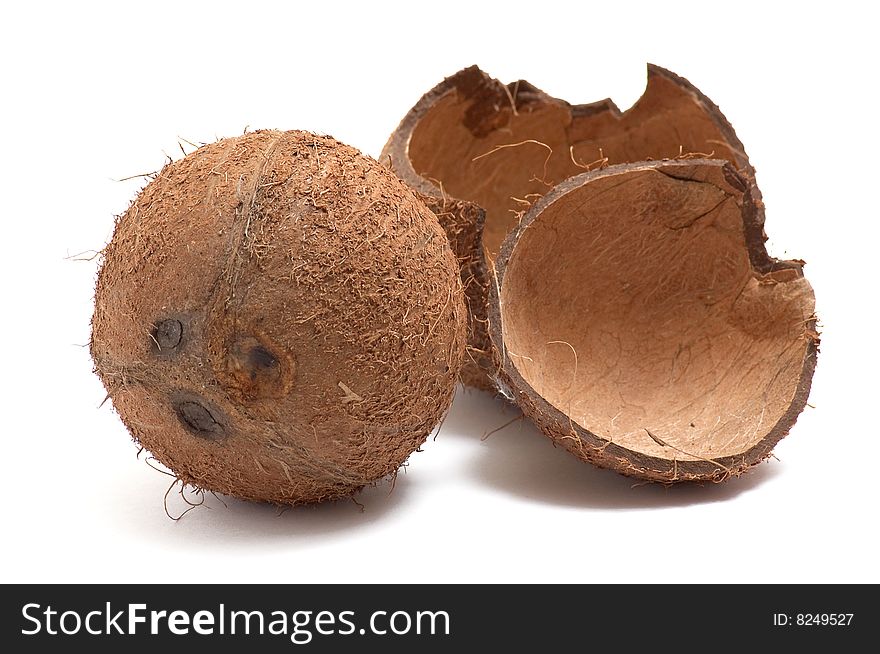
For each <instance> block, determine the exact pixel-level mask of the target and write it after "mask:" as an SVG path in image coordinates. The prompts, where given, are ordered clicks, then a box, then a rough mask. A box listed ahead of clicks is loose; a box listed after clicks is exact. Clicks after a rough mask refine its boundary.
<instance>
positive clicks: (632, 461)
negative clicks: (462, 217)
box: [489, 159, 819, 482]
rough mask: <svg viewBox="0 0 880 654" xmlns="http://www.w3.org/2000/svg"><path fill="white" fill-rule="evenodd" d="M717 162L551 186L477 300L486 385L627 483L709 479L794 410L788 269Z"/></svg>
mask: <svg viewBox="0 0 880 654" xmlns="http://www.w3.org/2000/svg"><path fill="white" fill-rule="evenodd" d="M763 223H764V212H763V206H762V204H761V203H760V200H759V198H758V197H757V194H756V189H755V186H754V185H753V184H752V183H751V182H750V180H748V179H747V178H745V177H743V176H741V175H739V174H738V173H737V172H736V171H735V169H734V168H733V166H731V165H730V164H729V163H728V162H724V161H720V160H708V159H694V160H689V161H665V162H642V163H638V164H624V165H618V166H612V167H609V168H606V169H604V170H599V171H594V172H588V173H583V174H581V175H578V176H576V177H573V178H571V179H569V180H568V181H566V182H563V183H562V184H560V185H559V186H557V187H556V188H555V189H553V191H551V192H550V193H549V194H547V195H546V196H545V197H544V198H543V199H542V200H541V201H539V202H538V203H537V204H536V205H535V206H534V207H532V209H531V210H530V211H529V212H528V213H527V214H526V215H525V217H524V218H523V220H522V222H521V224H520V225H519V226H518V227H517V228H516V229H515V230H514V231H513V232H512V233H511V234H510V235H509V236H508V238H507V239H506V240H505V243H504V246H503V247H502V250H501V252H500V254H499V256H498V259H497V262H496V271H497V277H496V280H497V283H496V284H493V286H492V292H491V299H490V313H489V317H490V325H491V332H490V333H491V338H492V342H493V344H494V346H495V348H496V351H497V352H498V353H499V356H500V358H501V362H500V369H499V378H500V383H501V384H503V385H504V387H505V388H507V389H509V391H510V392H511V393H512V395H513V397H514V400H515V401H516V403H517V404H518V405H519V406H520V407H521V408H522V409H523V411H524V412H525V413H526V414H527V415H529V416H530V417H531V418H532V420H533V421H534V422H535V423H536V424H537V425H538V427H539V428H540V429H541V430H542V431H543V432H544V433H545V434H546V435H547V436H549V437H550V438H551V439H552V440H553V441H554V442H556V443H558V444H560V445H562V446H564V447H565V448H566V449H568V450H569V451H570V452H572V453H573V454H575V455H576V456H578V457H580V458H582V459H583V460H585V461H589V462H591V463H594V464H597V465H599V466H602V467H607V468H612V469H614V470H617V471H618V472H621V473H624V474H626V475H630V476H633V477H639V478H642V479H648V480H655V481H662V482H678V481H692V480H711V481H722V480H724V479H727V478H729V477H730V476H735V475H738V474H740V473H742V472H743V471H745V470H746V469H748V468H749V467H751V466H753V465H755V464H756V463H759V462H760V461H762V460H763V459H765V458H766V457H767V456H769V454H770V453H771V450H772V449H773V447H774V445H775V444H776V443H777V442H778V441H779V440H780V439H781V438H782V437H783V436H785V435H786V434H787V433H788V431H789V429H791V427H792V425H793V424H794V422H795V420H796V419H797V416H798V414H799V413H800V412H801V410H802V409H803V408H804V405H805V404H806V401H807V396H808V394H809V389H810V382H811V379H812V375H813V370H814V368H815V365H816V356H817V352H818V342H819V339H818V334H817V332H816V317H815V314H814V304H815V301H814V296H813V290H812V288H811V287H810V285H809V283H808V282H807V280H806V279H805V278H804V276H803V262H802V261H779V260H776V259H773V258H771V257H769V256H768V254H767V252H766V250H765V248H764V241H765V239H766V237H765V236H764V232H763Z"/></svg>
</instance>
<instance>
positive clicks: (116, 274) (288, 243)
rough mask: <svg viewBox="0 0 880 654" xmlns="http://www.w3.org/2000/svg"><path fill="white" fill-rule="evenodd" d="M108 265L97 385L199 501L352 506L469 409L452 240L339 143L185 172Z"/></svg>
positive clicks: (244, 145)
mask: <svg viewBox="0 0 880 654" xmlns="http://www.w3.org/2000/svg"><path fill="white" fill-rule="evenodd" d="M103 257H104V260H103V266H102V268H101V272H100V274H99V277H98V283H97V289H96V293H95V313H94V317H93V320H92V342H91V352H92V357H93V359H94V363H95V370H96V372H97V374H98V375H99V376H100V378H101V380H102V381H103V383H104V385H105V386H106V388H107V392H108V394H109V397H110V398H111V399H112V401H113V405H114V406H115V408H116V410H117V411H118V413H119V415H120V417H121V418H122V420H123V422H124V423H125V424H126V426H127V427H128V429H129V430H130V432H131V434H132V436H133V437H134V439H135V441H136V442H137V443H139V444H140V445H142V446H144V447H145V448H147V449H148V450H149V451H150V452H152V454H153V455H154V456H155V458H156V459H158V460H159V461H160V462H161V463H162V464H164V465H165V466H167V467H168V468H169V469H171V470H172V471H173V472H174V474H175V475H176V476H177V478H178V479H179V480H181V481H182V482H184V483H185V484H191V485H193V486H194V487H196V488H198V489H202V490H208V491H214V492H221V493H226V494H229V495H233V496H237V497H240V498H244V499H251V500H264V501H269V502H275V503H279V504H297V503H302V502H315V501H319V500H326V499H333V498H339V497H343V496H347V495H350V494H352V493H353V492H355V491H357V490H358V489H360V488H362V487H364V486H365V485H368V484H371V483H374V482H375V481H377V480H379V479H381V478H383V477H385V476H386V475H389V474H393V473H395V472H396V471H397V469H398V468H399V467H400V466H401V465H402V464H403V463H404V462H405V461H406V459H407V457H408V456H409V455H410V454H411V453H412V452H413V451H414V450H416V448H418V446H419V445H420V444H421V443H422V442H423V441H424V440H425V438H426V437H427V435H428V434H429V433H430V431H431V430H432V429H433V428H434V427H435V425H437V423H438V422H439V420H440V419H441V417H442V415H443V413H444V412H445V411H446V410H447V408H448V406H449V404H450V402H451V399H452V395H453V392H454V387H455V382H456V379H457V377H458V374H459V371H460V367H461V362H462V358H463V352H464V339H465V334H466V332H465V328H466V308H465V305H464V301H463V293H462V288H461V282H460V277H459V270H458V267H457V265H456V261H455V257H454V256H453V254H452V251H451V250H450V247H449V244H448V242H447V239H446V237H445V235H444V232H443V231H442V230H441V228H440V226H439V225H438V223H437V219H436V217H435V216H434V215H433V214H432V213H431V212H430V211H429V210H428V209H427V208H426V206H425V205H424V203H422V202H421V201H420V200H419V199H418V198H417V197H416V196H415V194H414V193H413V192H412V191H411V190H410V189H408V188H407V187H406V186H405V185H404V184H402V183H401V182H400V181H399V180H398V179H396V178H395V177H394V175H393V174H392V173H391V172H390V171H388V170H387V169H385V168H384V167H382V166H380V165H379V164H377V163H376V162H375V161H373V160H372V159H368V158H367V157H364V156H363V155H361V154H360V153H359V152H358V151H357V150H355V149H354V148H351V147H348V146H346V145H343V144H341V143H339V142H337V141H335V140H334V139H332V138H330V137H324V136H316V135H313V134H309V133H306V132H296V131H292V132H277V131H259V132H253V133H248V134H245V135H243V136H240V137H237V138H231V139H224V140H221V141H218V142H216V143H213V144H211V145H206V146H204V147H201V148H199V149H198V150H197V151H195V152H193V153H191V154H190V155H188V156H186V157H184V158H183V159H182V160H180V161H177V162H175V163H170V164H168V165H167V166H166V167H165V168H164V169H163V170H162V171H161V172H160V173H159V174H158V176H157V177H156V178H155V179H154V180H153V181H152V182H150V183H149V184H148V185H147V187H146V188H145V189H144V190H143V191H142V192H141V193H140V195H139V196H138V197H137V199H136V200H135V201H134V202H133V204H132V205H131V207H129V209H128V210H127V211H126V212H125V213H124V214H123V215H122V216H120V217H119V218H118V220H117V223H116V229H115V232H114V235H113V239H112V240H111V242H110V244H109V245H108V246H107V247H106V249H105V250H104V252H103Z"/></svg>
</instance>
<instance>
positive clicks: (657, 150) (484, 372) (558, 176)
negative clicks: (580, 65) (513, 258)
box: [380, 65, 760, 389]
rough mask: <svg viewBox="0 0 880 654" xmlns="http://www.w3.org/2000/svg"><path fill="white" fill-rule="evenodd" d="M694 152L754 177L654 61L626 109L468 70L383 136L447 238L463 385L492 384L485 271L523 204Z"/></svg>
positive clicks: (724, 131)
mask: <svg viewBox="0 0 880 654" xmlns="http://www.w3.org/2000/svg"><path fill="white" fill-rule="evenodd" d="M699 155H703V156H705V155H708V156H711V157H715V158H719V159H725V160H727V161H729V162H731V163H732V164H733V166H734V167H735V168H736V169H737V170H738V171H739V172H740V174H742V175H743V176H744V177H746V178H749V179H753V177H754V174H753V171H752V169H751V166H750V164H749V161H748V158H747V156H746V154H745V151H744V149H743V146H742V143H741V142H740V141H739V139H738V138H737V136H736V134H735V133H734V131H733V128H732V127H731V126H730V124H729V122H728V121H727V120H726V119H725V117H724V116H723V114H722V113H721V112H720V110H719V109H718V107H717V106H716V105H715V104H714V103H713V102H712V101H711V100H709V99H708V98H707V97H706V96H705V95H703V94H702V93H701V92H700V91H699V90H698V89H697V88H696V87H694V86H693V85H692V84H690V83H689V82H688V81H687V80H685V79H683V78H681V77H679V76H678V75H675V74H674V73H672V72H670V71H667V70H665V69H663V68H660V67H658V66H653V65H649V66H648V78H647V87H646V89H645V92H644V94H643V95H642V97H641V98H640V99H639V100H638V102H636V103H635V105H633V107H632V108H630V109H629V110H627V111H625V112H621V111H620V110H619V109H618V108H617V106H616V105H615V104H614V103H613V102H612V101H611V100H607V99H606V100H602V101H599V102H594V103H591V104H582V105H571V104H569V103H568V102H565V101H564V100H559V99H557V98H553V97H550V96H549V95H547V94H546V93H544V92H542V91H541V90H539V89H538V88H536V87H535V86H533V85H532V84H529V83H528V82H525V81H522V80H520V81H518V82H513V83H511V84H502V83H501V82H499V81H498V80H495V79H493V78H491V77H490V76H488V75H487V74H485V73H484V72H482V71H481V70H480V69H479V68H477V67H476V66H472V67H470V68H466V69H464V70H462V71H460V72H458V73H456V74H455V75H453V76H451V77H449V78H447V79H445V80H444V81H443V82H441V83H440V84H438V85H437V86H436V87H435V88H434V89H432V90H431V91H429V92H428V93H426V94H425V95H424V96H423V97H422V98H421V100H419V102H418V103H417V104H416V105H415V106H414V107H413V108H412V109H411V110H410V112H409V113H408V114H407V115H406V116H405V117H404V119H403V120H402V121H401V123H400V125H399V127H398V128H397V129H396V130H395V132H394V133H393V134H392V135H391V137H390V139H389V140H388V143H387V144H386V146H385V149H384V150H383V153H382V157H381V158H380V161H381V162H382V163H384V164H386V165H388V166H390V167H391V168H392V169H393V170H394V172H395V173H397V174H398V175H399V176H400V178H401V179H403V180H404V181H405V182H406V183H407V184H409V185H410V186H411V187H412V188H414V189H416V190H417V191H418V192H420V193H422V194H423V196H424V198H425V199H426V202H428V204H429V205H430V206H432V209H433V210H434V211H435V213H437V214H438V217H439V218H440V221H441V224H443V226H444V227H445V228H446V230H447V232H448V233H450V236H451V240H452V241H453V243H454V246H453V247H454V251H455V252H456V255H457V256H458V258H459V261H460V263H461V268H462V280H463V282H464V287H465V291H466V294H467V300H468V307H469V322H470V324H469V338H468V355H469V356H468V357H466V359H465V366H464V369H463V373H462V381H463V382H464V383H465V384H467V385H470V386H475V387H478V388H484V389H491V388H494V382H493V378H494V376H495V365H496V362H495V360H494V359H493V357H492V356H491V345H490V343H489V339H488V322H487V319H488V315H487V314H488V305H487V301H488V291H489V285H490V280H491V276H492V275H491V273H490V272H489V271H491V268H492V264H493V262H494V261H495V259H496V258H497V256H498V252H499V250H500V248H501V244H502V242H503V241H504V238H505V237H506V236H507V234H508V233H509V232H510V231H511V230H512V229H513V228H515V227H516V226H517V225H518V224H519V221H520V220H521V218H522V216H523V214H524V213H525V212H526V211H527V210H528V208H529V207H530V206H532V205H533V204H534V203H535V202H536V201H537V200H538V199H540V198H541V197H543V196H544V195H546V194H547V193H548V192H549V191H550V190H551V189H552V188H553V187H554V186H555V185H556V184H558V183H559V182H561V181H563V180H565V179H567V178H569V177H571V176H573V175H577V174H579V173H582V172H584V171H585V170H589V169H594V168H598V167H602V166H605V165H613V164H617V163H626V162H635V161H644V160H648V159H654V160H658V159H663V158H673V157H679V156H685V157H687V156H699ZM755 193H757V191H755ZM757 197H758V198H760V196H759V195H758V196H757Z"/></svg>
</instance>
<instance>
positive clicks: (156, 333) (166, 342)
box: [153, 318, 183, 352]
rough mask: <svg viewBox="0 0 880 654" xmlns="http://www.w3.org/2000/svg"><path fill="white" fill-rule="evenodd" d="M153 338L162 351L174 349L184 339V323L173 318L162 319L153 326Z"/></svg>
mask: <svg viewBox="0 0 880 654" xmlns="http://www.w3.org/2000/svg"><path fill="white" fill-rule="evenodd" d="M153 339H154V341H155V343H154V344H155V345H157V346H158V348H159V351H160V352H164V351H167V350H173V349H174V348H176V347H177V346H178V345H180V341H181V340H183V323H181V322H180V321H179V320H175V319H173V318H169V319H166V320H160V321H159V322H157V323H156V325H155V326H154V327H153Z"/></svg>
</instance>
